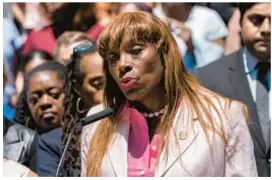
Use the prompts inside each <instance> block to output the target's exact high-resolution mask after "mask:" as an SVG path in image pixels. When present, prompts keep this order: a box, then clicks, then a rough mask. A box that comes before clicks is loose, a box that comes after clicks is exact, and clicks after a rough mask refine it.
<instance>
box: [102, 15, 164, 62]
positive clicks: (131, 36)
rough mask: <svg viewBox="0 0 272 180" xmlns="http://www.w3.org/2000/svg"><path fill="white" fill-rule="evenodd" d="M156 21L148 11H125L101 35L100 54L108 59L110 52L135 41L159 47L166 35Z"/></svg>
mask: <svg viewBox="0 0 272 180" xmlns="http://www.w3.org/2000/svg"><path fill="white" fill-rule="evenodd" d="M154 21H156V19H154V17H152V16H151V15H149V14H148V13H145V14H138V13H137V14H136V13H135V14H133V15H131V13H129V14H128V13H124V14H123V15H121V16H119V17H117V18H116V19H115V21H113V22H114V23H111V24H109V25H108V27H107V28H106V29H105V30H104V31H103V32H102V33H101V35H100V38H99V40H98V49H99V54H100V55H101V56H102V57H103V59H106V58H107V56H108V54H109V52H119V51H120V49H122V47H123V45H124V44H127V43H134V42H135V43H137V42H148V43H151V44H154V45H156V47H157V48H159V47H160V46H161V42H163V39H165V35H164V33H163V31H162V30H161V28H160V27H159V26H158V23H154Z"/></svg>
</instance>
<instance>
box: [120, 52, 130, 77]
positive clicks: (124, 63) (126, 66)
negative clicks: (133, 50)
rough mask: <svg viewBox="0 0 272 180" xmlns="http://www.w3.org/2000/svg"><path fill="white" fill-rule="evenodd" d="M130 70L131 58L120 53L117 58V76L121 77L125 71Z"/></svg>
mask: <svg viewBox="0 0 272 180" xmlns="http://www.w3.org/2000/svg"><path fill="white" fill-rule="evenodd" d="M131 70H132V63H131V59H130V58H129V56H127V55H122V56H121V57H120V60H119V72H120V74H119V77H120V78H121V77H122V76H124V75H125V74H126V73H127V72H129V71H131Z"/></svg>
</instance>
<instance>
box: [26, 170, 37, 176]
mask: <svg viewBox="0 0 272 180" xmlns="http://www.w3.org/2000/svg"><path fill="white" fill-rule="evenodd" d="M27 177H38V175H37V174H36V173H35V172H33V171H29V173H28V174H27Z"/></svg>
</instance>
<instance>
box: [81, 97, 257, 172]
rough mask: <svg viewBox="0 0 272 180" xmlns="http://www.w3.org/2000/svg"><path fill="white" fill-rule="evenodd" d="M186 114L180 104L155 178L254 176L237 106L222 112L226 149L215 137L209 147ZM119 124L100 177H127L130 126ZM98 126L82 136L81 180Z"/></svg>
mask: <svg viewBox="0 0 272 180" xmlns="http://www.w3.org/2000/svg"><path fill="white" fill-rule="evenodd" d="M212 100H213V101H214V102H215V103H216V107H220V106H222V107H224V105H225V104H226V100H225V99H223V98H221V97H219V100H216V99H215V98H212ZM189 110H190V109H189V106H188V105H186V102H185V101H182V102H181V105H180V107H179V109H178V111H177V114H176V116H175V119H174V124H173V127H172V130H171V132H170V135H169V144H168V149H169V153H168V154H167V157H168V160H166V159H165V158H164V156H165V155H166V152H165V151H162V153H161V156H160V157H159V162H158V165H157V168H156V171H155V176H172V177H174V176H176V177H183V176H196V177H204V176H205V177H206V176H208V177H212V176H216V177H220V176H257V168H256V162H255V156H254V146H253V142H252V139H251V136H250V133H249V129H248V126H247V123H246V120H245V117H244V114H243V113H242V112H243V107H242V105H241V104H240V103H238V102H236V101H233V102H232V103H231V105H230V108H227V109H224V111H225V112H227V115H228V116H227V117H225V118H223V119H222V122H223V125H222V126H223V128H224V130H225V132H226V133H227V138H228V141H227V145H224V143H223V141H222V140H221V139H220V137H219V136H218V135H215V136H214V138H213V139H211V146H209V143H208V142H207V137H206V135H205V133H204V130H203V128H202V127H201V126H200V123H199V121H198V119H197V116H196V113H195V112H194V111H193V112H192V111H189ZM190 112H192V113H190ZM211 113H212V114H213V117H214V119H215V121H216V122H219V117H218V116H216V115H215V111H214V110H211ZM128 117H129V116H128ZM122 122H123V123H120V124H119V125H118V132H116V133H115V135H114V138H113V143H112V145H111V146H110V147H109V149H108V152H107V153H106V155H105V156H104V159H103V161H102V167H101V168H102V169H101V170H102V176H110V177H113V176H121V177H126V176H128V174H127V171H128V165H127V153H128V136H129V128H130V126H129V121H122ZM98 124H99V121H98V122H96V123H94V124H90V125H88V126H86V127H84V129H83V132H82V137H81V138H82V139H81V159H82V173H81V175H82V176H86V169H87V154H88V148H89V144H90V140H91V138H92V135H93V133H94V131H95V129H96V127H97V125H98ZM210 133H211V132H210ZM92 163H95V162H92Z"/></svg>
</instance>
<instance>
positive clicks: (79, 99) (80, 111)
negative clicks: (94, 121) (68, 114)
mask: <svg viewBox="0 0 272 180" xmlns="http://www.w3.org/2000/svg"><path fill="white" fill-rule="evenodd" d="M81 100H82V99H81V97H80V98H78V99H77V104H76V110H77V112H79V113H84V112H85V110H84V109H82V110H80V108H79V103H80V101H81Z"/></svg>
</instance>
